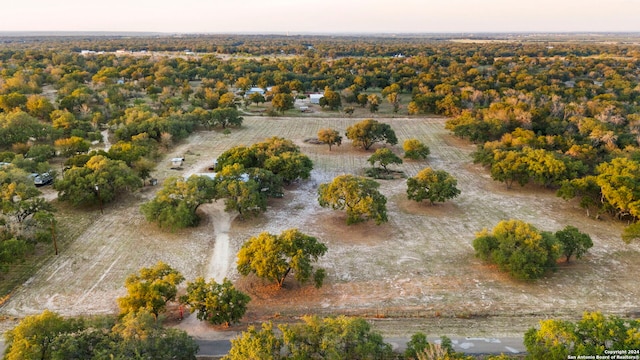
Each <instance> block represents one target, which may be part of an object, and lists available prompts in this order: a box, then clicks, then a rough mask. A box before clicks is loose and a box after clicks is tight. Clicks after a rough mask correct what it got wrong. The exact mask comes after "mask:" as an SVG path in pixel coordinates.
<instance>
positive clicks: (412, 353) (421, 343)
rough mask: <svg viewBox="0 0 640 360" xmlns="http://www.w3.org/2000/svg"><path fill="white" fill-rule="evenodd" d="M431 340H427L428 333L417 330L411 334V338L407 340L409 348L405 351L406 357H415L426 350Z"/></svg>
mask: <svg viewBox="0 0 640 360" xmlns="http://www.w3.org/2000/svg"><path fill="white" fill-rule="evenodd" d="M429 345H430V344H429V341H427V335H425V334H424V333H423V332H417V333H415V334H413V335H411V340H409V341H408V342H407V349H406V350H405V351H404V357H405V359H415V358H417V356H418V353H420V352H422V351H424V350H425V349H426V348H428V347H429Z"/></svg>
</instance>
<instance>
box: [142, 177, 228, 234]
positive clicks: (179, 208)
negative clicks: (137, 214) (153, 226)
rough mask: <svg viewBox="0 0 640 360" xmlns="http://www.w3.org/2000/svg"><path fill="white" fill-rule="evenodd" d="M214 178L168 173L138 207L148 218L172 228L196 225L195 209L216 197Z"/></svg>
mask: <svg viewBox="0 0 640 360" xmlns="http://www.w3.org/2000/svg"><path fill="white" fill-rule="evenodd" d="M216 186H217V184H216V182H215V181H214V180H213V179H210V178H209V177H207V176H196V175H192V176H190V177H189V178H188V179H186V180H185V179H184V178H179V177H170V178H168V179H166V180H165V181H164V184H163V187H162V189H161V190H160V191H158V193H157V194H156V196H155V197H154V198H153V200H151V201H149V202H147V203H145V204H143V205H142V206H141V207H140V209H141V210H142V213H143V214H144V215H145V217H146V218H147V221H151V222H156V223H158V225H159V226H160V227H161V228H169V229H171V230H175V229H181V228H185V227H189V226H196V225H198V221H199V220H200V219H199V217H198V215H197V214H196V210H198V207H199V206H200V205H202V204H205V203H208V202H211V201H212V200H213V199H214V198H215V197H216Z"/></svg>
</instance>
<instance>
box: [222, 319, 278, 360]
mask: <svg viewBox="0 0 640 360" xmlns="http://www.w3.org/2000/svg"><path fill="white" fill-rule="evenodd" d="M283 343H284V342H283V340H282V336H280V335H279V334H276V332H275V331H274V330H273V324H271V323H263V324H262V327H261V329H260V330H256V328H255V326H249V328H248V329H247V331H243V332H242V335H240V336H239V337H237V338H235V339H232V340H231V349H230V350H229V353H228V354H227V355H226V356H225V357H223V359H224V360H246V359H256V360H280V359H283V358H284V355H283V354H282V346H283Z"/></svg>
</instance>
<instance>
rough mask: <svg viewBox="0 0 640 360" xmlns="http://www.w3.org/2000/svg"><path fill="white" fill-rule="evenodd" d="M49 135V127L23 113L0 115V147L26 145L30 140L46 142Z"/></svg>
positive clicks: (50, 130) (50, 132) (50, 131)
mask: <svg viewBox="0 0 640 360" xmlns="http://www.w3.org/2000/svg"><path fill="white" fill-rule="evenodd" d="M51 134H52V128H51V125H48V124H43V123H42V122H40V121H39V120H38V119H36V118H34V117H32V116H31V115H29V114H27V113H25V112H22V111H14V112H11V113H8V114H4V113H0V146H2V147H10V146H11V145H13V144H16V143H26V142H27V141H32V138H34V139H36V140H46V139H47V138H48V137H49V136H51Z"/></svg>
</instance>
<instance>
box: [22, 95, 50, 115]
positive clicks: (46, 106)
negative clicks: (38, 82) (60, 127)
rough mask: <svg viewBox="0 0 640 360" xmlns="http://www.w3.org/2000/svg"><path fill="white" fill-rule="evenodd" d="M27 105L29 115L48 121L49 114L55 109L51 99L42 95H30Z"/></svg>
mask: <svg viewBox="0 0 640 360" xmlns="http://www.w3.org/2000/svg"><path fill="white" fill-rule="evenodd" d="M26 107H27V113H28V114H29V115H31V116H33V117H36V118H38V119H40V120H44V121H48V120H49V119H50V118H49V115H50V114H51V112H52V111H53V110H55V107H53V104H52V103H51V101H49V99H47V98H46V97H44V96H42V95H30V96H29V98H28V99H27V104H26Z"/></svg>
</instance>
